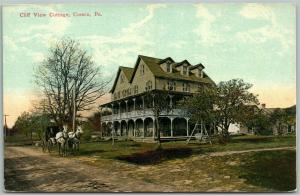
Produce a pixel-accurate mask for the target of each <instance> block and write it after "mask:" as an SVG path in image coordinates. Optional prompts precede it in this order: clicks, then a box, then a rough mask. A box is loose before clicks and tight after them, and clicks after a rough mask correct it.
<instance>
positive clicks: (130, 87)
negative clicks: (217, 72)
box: [100, 55, 215, 139]
mask: <svg viewBox="0 0 300 195" xmlns="http://www.w3.org/2000/svg"><path fill="white" fill-rule="evenodd" d="M203 69H204V66H203V65H202V64H201V63H200V64H197V65H191V64H190V63H189V62H188V61H187V60H184V61H182V62H175V61H174V60H173V59H172V58H170V57H168V58H165V59H158V58H153V57H147V56H142V55H139V56H138V58H137V60H136V63H135V66H134V68H129V67H120V68H119V70H118V72H117V75H116V78H115V81H114V84H113V87H112V89H111V91H110V93H111V101H110V102H108V103H106V104H103V105H101V106H100V108H101V114H102V116H101V124H102V131H103V135H104V136H111V135H112V132H115V135H116V136H124V137H128V138H132V139H155V137H156V136H157V135H155V132H156V131H155V129H154V115H153V111H152V109H150V108H148V107H147V105H146V104H145V94H146V93H151V92H154V91H168V94H169V97H168V100H169V104H170V107H172V109H171V111H170V112H168V113H166V112H165V113H162V114H161V116H160V118H159V124H160V125H159V126H160V130H161V137H162V138H174V137H186V136H189V135H190V133H191V130H192V128H193V125H194V124H192V123H191V122H190V119H189V117H187V115H186V114H185V112H184V110H183V109H181V108H180V106H179V105H178V101H180V100H181V99H182V98H184V97H186V96H188V95H191V94H193V93H197V91H199V89H200V88H202V87H204V86H214V85H215V83H214V82H213V81H212V79H211V78H210V77H209V76H208V75H207V74H206V73H205V72H204V71H203ZM153 98H155V96H154V97H153Z"/></svg>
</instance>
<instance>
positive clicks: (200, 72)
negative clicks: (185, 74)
mask: <svg viewBox="0 0 300 195" xmlns="http://www.w3.org/2000/svg"><path fill="white" fill-rule="evenodd" d="M198 76H199V77H200V78H203V71H202V70H199V71H198Z"/></svg>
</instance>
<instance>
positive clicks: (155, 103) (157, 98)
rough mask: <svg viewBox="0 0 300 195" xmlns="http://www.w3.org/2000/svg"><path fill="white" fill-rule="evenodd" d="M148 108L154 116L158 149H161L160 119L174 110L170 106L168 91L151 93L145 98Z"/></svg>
mask: <svg viewBox="0 0 300 195" xmlns="http://www.w3.org/2000/svg"><path fill="white" fill-rule="evenodd" d="M144 101H145V102H146V105H147V107H148V108H151V110H152V112H153V115H154V129H155V133H156V135H157V143H158V148H159V149H160V148H161V139H160V126H159V118H160V116H161V115H162V113H166V114H167V113H169V112H170V111H171V110H172V106H171V105H170V94H169V93H168V92H166V91H151V92H147V93H146V95H145V96H144Z"/></svg>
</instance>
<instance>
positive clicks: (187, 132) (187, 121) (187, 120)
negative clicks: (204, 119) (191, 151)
mask: <svg viewBox="0 0 300 195" xmlns="http://www.w3.org/2000/svg"><path fill="white" fill-rule="evenodd" d="M185 120H186V136H189V120H190V119H189V118H185Z"/></svg>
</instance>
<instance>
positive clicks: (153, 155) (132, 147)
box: [76, 136, 296, 164]
mask: <svg viewBox="0 0 300 195" xmlns="http://www.w3.org/2000/svg"><path fill="white" fill-rule="evenodd" d="M295 145H296V137H295V136H284V137H274V136H240V137H233V138H232V140H231V142H229V143H228V144H226V145H221V144H213V145H209V144H199V143H197V142H196V141H194V142H190V144H188V145H187V144H186V142H185V141H176V142H165V143H163V144H162V147H163V151H157V150H156V148H157V145H156V144H155V143H142V142H139V143H138V142H133V141H120V142H115V144H114V145H112V143H111V142H110V141H102V142H93V143H82V144H81V145H80V147H81V148H80V151H79V153H77V154H76V155H81V156H82V155H84V156H98V157H99V158H105V159H118V160H125V161H129V162H132V163H135V164H139V163H140V164H153V163H159V162H161V161H164V160H169V159H174V158H185V157H188V156H190V155H192V154H204V153H207V152H218V151H238V150H247V149H257V148H274V147H287V146H295Z"/></svg>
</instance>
